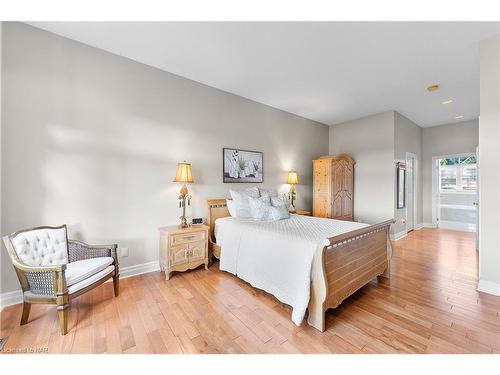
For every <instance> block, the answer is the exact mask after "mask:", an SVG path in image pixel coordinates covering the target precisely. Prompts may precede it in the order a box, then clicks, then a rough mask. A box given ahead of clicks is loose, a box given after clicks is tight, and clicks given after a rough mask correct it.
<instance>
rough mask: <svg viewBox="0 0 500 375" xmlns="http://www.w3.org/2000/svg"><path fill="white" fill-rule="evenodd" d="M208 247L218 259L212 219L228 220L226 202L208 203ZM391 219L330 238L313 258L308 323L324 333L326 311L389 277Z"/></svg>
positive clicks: (209, 201)
mask: <svg viewBox="0 0 500 375" xmlns="http://www.w3.org/2000/svg"><path fill="white" fill-rule="evenodd" d="M207 208H208V225H209V226H210V235H209V248H210V249H211V251H212V254H213V255H214V256H215V257H216V258H219V257H220V247H219V246H217V244H216V243H215V235H214V227H215V220H217V219H219V218H222V217H227V216H230V215H229V211H228V209H227V206H226V199H209V200H207ZM393 222H394V220H387V221H384V222H382V223H378V224H374V225H370V226H368V227H366V228H361V229H358V230H354V231H351V232H347V233H343V234H340V235H338V236H334V237H331V238H329V240H330V244H329V245H328V246H324V247H323V248H322V249H319V250H318V251H317V252H316V254H315V255H314V260H313V265H312V275H311V297H310V300H309V306H308V311H309V315H308V318H307V323H309V325H311V326H313V327H314V328H316V329H318V330H319V331H321V332H323V331H324V330H325V312H326V310H328V309H329V308H335V307H337V306H338V305H340V304H341V303H342V301H343V300H345V299H346V298H347V297H349V296H350V295H351V294H353V293H354V292H356V291H357V290H358V289H360V288H361V287H363V286H364V285H366V284H368V283H369V282H370V281H371V280H372V279H373V278H374V277H376V276H383V277H387V278H388V277H389V275H390V260H391V257H392V247H391V241H390V239H389V228H390V226H391V224H392V223H393Z"/></svg>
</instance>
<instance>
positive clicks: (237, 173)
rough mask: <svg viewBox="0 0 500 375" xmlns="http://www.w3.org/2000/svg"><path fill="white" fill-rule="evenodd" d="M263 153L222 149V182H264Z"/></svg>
mask: <svg viewBox="0 0 500 375" xmlns="http://www.w3.org/2000/svg"><path fill="white" fill-rule="evenodd" d="M263 162H264V160H263V153H262V152H259V151H248V150H238V149H236V148H223V149H222V168H223V178H222V180H223V182H229V183H231V182H233V183H234V182H251V183H256V182H264V164H263Z"/></svg>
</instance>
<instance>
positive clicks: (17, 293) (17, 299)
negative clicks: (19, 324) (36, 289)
mask: <svg viewBox="0 0 500 375" xmlns="http://www.w3.org/2000/svg"><path fill="white" fill-rule="evenodd" d="M22 302H23V293H22V291H21V289H19V290H14V291H13V292H7V293H1V294H0V310H1V309H3V308H4V307H6V306H10V305H17V304H18V303H22Z"/></svg>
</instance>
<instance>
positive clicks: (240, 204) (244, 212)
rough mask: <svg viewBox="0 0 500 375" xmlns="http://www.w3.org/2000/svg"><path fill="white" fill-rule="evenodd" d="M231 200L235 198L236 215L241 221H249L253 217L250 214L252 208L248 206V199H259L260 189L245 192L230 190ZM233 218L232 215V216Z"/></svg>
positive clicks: (254, 188) (249, 189)
mask: <svg viewBox="0 0 500 375" xmlns="http://www.w3.org/2000/svg"><path fill="white" fill-rule="evenodd" d="M229 193H230V194H231V198H233V202H234V208H235V214H236V216H234V217H237V218H239V219H248V218H251V217H252V213H251V212H250V206H249V204H248V198H258V197H259V196H260V194H259V188H257V187H253V188H248V189H245V190H240V191H238V190H229ZM231 216H232V215H231Z"/></svg>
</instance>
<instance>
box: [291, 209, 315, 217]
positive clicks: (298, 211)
mask: <svg viewBox="0 0 500 375" xmlns="http://www.w3.org/2000/svg"><path fill="white" fill-rule="evenodd" d="M294 214H296V215H304V216H311V211H305V210H295V212H294Z"/></svg>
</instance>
